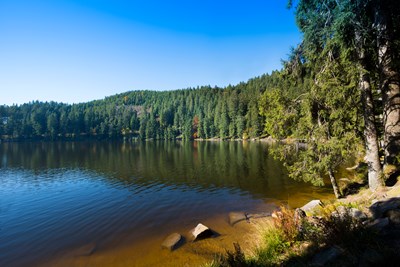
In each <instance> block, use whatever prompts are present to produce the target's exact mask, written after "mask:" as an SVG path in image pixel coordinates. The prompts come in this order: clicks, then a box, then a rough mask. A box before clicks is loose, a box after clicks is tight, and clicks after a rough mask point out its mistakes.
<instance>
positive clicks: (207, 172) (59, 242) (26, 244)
mask: <svg viewBox="0 0 400 267" xmlns="http://www.w3.org/2000/svg"><path fill="white" fill-rule="evenodd" d="M268 148H269V147H268V145H267V144H264V143H261V142H234V141H232V142H206V141H204V142H179V141H176V142H172V141H171V142H137V143H124V142H53V143H50V142H49V143H46V142H35V143H3V144H0V265H1V266H32V265H54V263H56V264H57V265H60V266H61V265H63V263H64V265H65V266H68V265H70V264H72V265H77V266H92V265H98V263H104V264H105V265H108V264H111V265H116V266H117V265H120V266H124V265H126V266H146V265H149V264H151V265H164V264H163V255H169V254H171V252H165V251H162V250H161V248H160V244H161V242H162V240H163V238H165V236H167V235H168V234H170V233H172V232H174V231H178V232H180V233H186V232H187V231H188V230H190V229H191V228H193V227H194V226H196V225H197V223H199V222H203V223H204V222H206V223H207V224H208V226H209V227H211V228H213V229H217V230H218V232H219V233H221V234H222V236H223V235H224V234H225V232H227V233H228V232H229V231H232V229H231V230H229V229H230V228H229V227H230V226H229V224H228V223H227V219H226V218H227V214H228V213H229V212H231V211H245V212H249V213H254V212H263V211H270V210H271V209H272V208H273V207H274V205H272V204H274V203H277V204H279V203H283V204H288V205H289V206H291V207H298V206H301V205H303V204H305V203H306V202H308V201H309V200H311V199H315V198H323V199H326V198H332V197H333V196H332V193H331V189H330V188H329V186H328V187H323V188H317V187H312V186H310V185H308V184H304V183H299V182H294V181H292V180H290V179H289V178H288V177H287V175H286V174H285V171H284V169H283V167H282V165H281V163H280V162H278V161H276V160H274V159H273V157H272V156H270V155H269V154H268ZM225 229H226V230H225ZM92 250H93V251H92ZM180 250H181V249H178V250H176V251H174V252H172V253H174V254H171V255H173V257H176V260H177V262H175V264H173V265H179V264H178V263H179V262H180V263H182V262H184V260H185V257H186V256H185V255H184V254H183V252H182V254H179V253H180V252H179V251H180ZM182 251H184V249H182ZM92 252H93V253H92ZM167 253H169V254H167ZM196 253H197V254H196V255H200V256H199V257H200V258H201V253H200V252H196ZM86 254H91V255H86ZM205 254H206V253H205ZM84 256H85V257H84ZM96 257H97V258H96ZM165 257H170V258H169V260H171V256H165ZM91 258H93V260H96V261H92V262H90V259H91ZM206 258H207V257H206ZM71 259H73V261H71ZM145 259H147V260H145ZM156 259H157V260H156ZM172 260H173V259H172ZM96 263H97V264H96ZM164 263H165V262H164ZM100 265H101V264H100Z"/></svg>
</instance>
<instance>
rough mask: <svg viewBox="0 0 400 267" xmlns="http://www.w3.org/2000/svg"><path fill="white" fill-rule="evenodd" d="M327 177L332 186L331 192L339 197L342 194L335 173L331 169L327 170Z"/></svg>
mask: <svg viewBox="0 0 400 267" xmlns="http://www.w3.org/2000/svg"><path fill="white" fill-rule="evenodd" d="M328 174H329V178H330V179H331V184H332V188H333V193H334V194H335V197H336V198H340V197H341V196H342V194H341V193H340V190H339V186H338V184H337V182H336V179H335V175H334V174H333V171H332V170H331V169H329V170H328Z"/></svg>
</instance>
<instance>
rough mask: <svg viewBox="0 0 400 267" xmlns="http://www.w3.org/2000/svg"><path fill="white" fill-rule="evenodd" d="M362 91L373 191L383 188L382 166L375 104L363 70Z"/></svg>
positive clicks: (367, 156)
mask: <svg viewBox="0 0 400 267" xmlns="http://www.w3.org/2000/svg"><path fill="white" fill-rule="evenodd" d="M360 76H361V77H360V89H361V93H362V102H363V106H364V138H365V147H366V155H365V159H366V162H367V164H368V185H369V188H371V189H372V190H376V189H377V188H378V187H379V186H383V179H382V166H381V163H380V161H379V146H378V135H377V131H376V126H375V115H374V102H373V99H372V92H371V83H370V81H369V76H368V74H366V73H364V71H363V70H361V74H360Z"/></svg>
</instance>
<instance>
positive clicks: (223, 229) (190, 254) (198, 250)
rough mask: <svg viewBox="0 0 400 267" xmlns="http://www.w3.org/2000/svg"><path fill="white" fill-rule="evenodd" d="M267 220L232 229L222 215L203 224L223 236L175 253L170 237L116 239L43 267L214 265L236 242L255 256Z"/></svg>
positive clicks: (296, 202)
mask: <svg viewBox="0 0 400 267" xmlns="http://www.w3.org/2000/svg"><path fill="white" fill-rule="evenodd" d="M309 197H310V196H309V195H308V197H306V196H304V197H303V196H302V194H301V193H299V194H298V195H296V196H292V198H290V199H288V202H289V203H287V204H289V206H291V207H298V206H301V205H303V204H305V203H306V202H308V201H309V200H310V199H309ZM266 208H267V209H268V210H270V209H271V204H270V203H269V204H266ZM261 209H262V207H258V210H261ZM266 220H269V218H262V219H253V220H251V221H250V222H247V221H241V222H239V223H236V224H235V225H233V226H231V225H230V224H229V222H228V214H221V215H219V216H216V217H213V218H209V219H207V220H205V221H202V222H201V223H203V224H205V225H207V226H209V227H210V228H211V229H213V230H214V231H216V232H217V233H218V234H219V236H217V237H214V238H209V239H205V240H201V241H197V242H194V243H192V242H188V241H186V242H185V244H184V245H182V246H181V247H179V248H178V249H176V250H175V251H172V252H170V251H169V250H166V249H162V248H161V243H162V242H163V239H164V238H165V237H166V236H148V237H147V238H146V239H144V240H141V241H140V242H137V241H136V242H132V243H129V242H128V243H126V242H124V244H120V243H119V240H114V241H113V242H112V243H111V244H107V246H105V247H101V248H96V249H95V250H94V252H93V253H90V251H91V250H90V247H91V244H88V245H86V248H83V250H82V248H76V249H73V250H71V251H67V252H65V253H63V254H61V255H55V259H52V260H51V261H49V262H46V263H44V264H42V265H41V266H61V267H63V266H66V267H67V266H68V267H70V266H201V265H203V264H205V263H207V262H211V261H212V260H213V259H214V257H215V255H216V254H218V253H225V252H226V250H233V243H234V242H237V243H239V244H240V246H241V248H242V249H243V250H244V251H245V252H246V254H247V255H248V254H249V253H251V251H252V250H254V248H255V247H256V246H257V244H259V243H260V238H261V235H260V224H263V223H264V222H265V221H266ZM194 226H195V225H194ZM194 226H193V227H194ZM189 230H190V229H186V228H176V229H171V233H172V232H179V233H181V234H182V235H183V236H184V237H185V239H186V240H187V239H188V237H189V234H188V232H189ZM84 247H85V246H84ZM88 248H89V249H88ZM88 251H89V253H87V252H88ZM82 254H86V255H82ZM87 254H90V255H87Z"/></svg>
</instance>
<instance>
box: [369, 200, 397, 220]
mask: <svg viewBox="0 0 400 267" xmlns="http://www.w3.org/2000/svg"><path fill="white" fill-rule="evenodd" d="M399 208H400V198H398V197H394V198H390V199H387V200H381V201H377V202H375V203H374V204H372V205H371V206H370V207H369V209H370V211H371V213H372V216H373V217H374V218H375V219H377V218H380V217H382V216H383V215H384V214H385V213H386V212H387V211H389V210H395V209H399Z"/></svg>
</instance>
